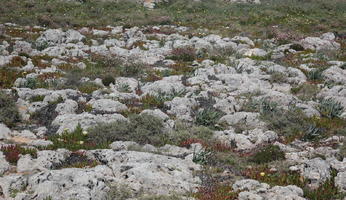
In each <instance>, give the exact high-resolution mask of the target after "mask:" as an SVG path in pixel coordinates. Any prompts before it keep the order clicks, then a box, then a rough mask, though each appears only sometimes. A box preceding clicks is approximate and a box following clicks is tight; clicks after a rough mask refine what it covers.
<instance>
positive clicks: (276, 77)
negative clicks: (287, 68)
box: [270, 72, 287, 83]
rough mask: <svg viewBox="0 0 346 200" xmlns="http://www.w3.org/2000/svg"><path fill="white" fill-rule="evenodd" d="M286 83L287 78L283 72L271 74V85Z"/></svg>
mask: <svg viewBox="0 0 346 200" xmlns="http://www.w3.org/2000/svg"><path fill="white" fill-rule="evenodd" d="M286 81H287V77H286V75H285V74H284V73H282V72H272V73H271V74H270V82H271V83H285V82H286Z"/></svg>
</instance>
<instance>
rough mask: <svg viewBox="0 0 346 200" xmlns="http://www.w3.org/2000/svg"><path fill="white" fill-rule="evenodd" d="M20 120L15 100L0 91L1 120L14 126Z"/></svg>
mask: <svg viewBox="0 0 346 200" xmlns="http://www.w3.org/2000/svg"><path fill="white" fill-rule="evenodd" d="M19 121H20V115H19V112H18V109H17V107H16V104H15V100H14V99H13V98H12V97H11V96H9V95H7V94H5V93H4V92H2V91H0V122H2V123H4V124H6V125H7V126H10V127H12V126H14V124H15V123H16V122H19Z"/></svg>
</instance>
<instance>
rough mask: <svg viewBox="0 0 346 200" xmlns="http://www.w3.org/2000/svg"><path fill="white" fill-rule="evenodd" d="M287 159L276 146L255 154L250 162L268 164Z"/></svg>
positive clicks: (267, 147) (270, 146)
mask: <svg viewBox="0 0 346 200" xmlns="http://www.w3.org/2000/svg"><path fill="white" fill-rule="evenodd" d="M284 159H285V153H284V152H283V151H282V150H281V149H280V148H279V147H278V146H275V145H268V146H266V147H264V148H263V149H261V150H260V151H259V152H257V153H255V154H254V155H253V156H252V157H251V158H250V161H251V162H254V163H257V164H263V163H268V162H272V161H276V160H284Z"/></svg>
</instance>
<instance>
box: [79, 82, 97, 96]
mask: <svg viewBox="0 0 346 200" xmlns="http://www.w3.org/2000/svg"><path fill="white" fill-rule="evenodd" d="M100 88H101V87H100V86H99V85H96V84H95V83H91V82H85V83H82V84H80V85H79V86H78V90H79V91H80V92H83V93H86V94H91V93H93V92H94V91H96V90H98V89H100Z"/></svg>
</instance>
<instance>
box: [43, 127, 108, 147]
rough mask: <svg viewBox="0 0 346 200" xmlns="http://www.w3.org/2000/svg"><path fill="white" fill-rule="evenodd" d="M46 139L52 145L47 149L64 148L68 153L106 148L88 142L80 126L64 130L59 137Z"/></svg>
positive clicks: (99, 144)
mask: <svg viewBox="0 0 346 200" xmlns="http://www.w3.org/2000/svg"><path fill="white" fill-rule="evenodd" d="M48 139H49V140H50V141H52V142H53V145H51V146H49V147H48V149H58V148H65V149H68V150H70V151H77V150H80V149H85V150H90V149H101V148H108V146H107V145H104V144H103V143H98V141H91V140H89V136H88V132H86V131H84V130H83V129H82V127H81V126H80V125H78V126H77V127H76V128H75V129H74V130H64V132H63V133H61V134H60V135H59V134H55V135H51V136H49V137H48Z"/></svg>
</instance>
